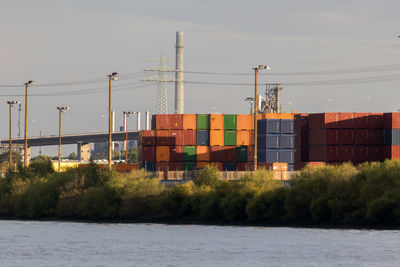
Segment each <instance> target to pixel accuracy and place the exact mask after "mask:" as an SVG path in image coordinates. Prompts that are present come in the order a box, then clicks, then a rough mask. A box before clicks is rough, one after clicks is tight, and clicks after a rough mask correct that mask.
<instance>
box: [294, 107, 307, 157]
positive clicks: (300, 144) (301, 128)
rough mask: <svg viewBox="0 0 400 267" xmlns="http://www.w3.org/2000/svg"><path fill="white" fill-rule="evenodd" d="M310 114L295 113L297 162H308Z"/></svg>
mask: <svg viewBox="0 0 400 267" xmlns="http://www.w3.org/2000/svg"><path fill="white" fill-rule="evenodd" d="M308 128H309V127H308V114H306V113H299V114H295V115H294V136H295V137H294V144H295V152H294V160H295V162H308V161H309V156H308V146H309V143H308Z"/></svg>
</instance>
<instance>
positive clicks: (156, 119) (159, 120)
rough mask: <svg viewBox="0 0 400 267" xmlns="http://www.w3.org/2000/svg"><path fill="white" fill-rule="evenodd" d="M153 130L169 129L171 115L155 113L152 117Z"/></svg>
mask: <svg viewBox="0 0 400 267" xmlns="http://www.w3.org/2000/svg"><path fill="white" fill-rule="evenodd" d="M151 124H152V128H153V130H169V127H170V125H169V115H168V114H155V115H153V116H152V118H151Z"/></svg>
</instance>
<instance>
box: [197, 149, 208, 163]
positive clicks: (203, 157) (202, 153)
mask: <svg viewBox="0 0 400 267" xmlns="http://www.w3.org/2000/svg"><path fill="white" fill-rule="evenodd" d="M196 154H197V161H210V160H211V158H210V147H209V146H197V147H196Z"/></svg>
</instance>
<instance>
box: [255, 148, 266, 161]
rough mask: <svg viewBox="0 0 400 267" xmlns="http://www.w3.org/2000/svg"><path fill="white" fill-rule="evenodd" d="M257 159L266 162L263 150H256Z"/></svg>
mask: <svg viewBox="0 0 400 267" xmlns="http://www.w3.org/2000/svg"><path fill="white" fill-rule="evenodd" d="M257 161H258V162H267V152H266V151H265V150H261V149H260V150H257Z"/></svg>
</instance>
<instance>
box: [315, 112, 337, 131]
mask: <svg viewBox="0 0 400 267" xmlns="http://www.w3.org/2000/svg"><path fill="white" fill-rule="evenodd" d="M308 120H309V121H308V122H309V128H310V129H323V128H328V129H329V128H333V129H338V128H340V124H339V121H340V115H339V113H315V114H309V115H308Z"/></svg>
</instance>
